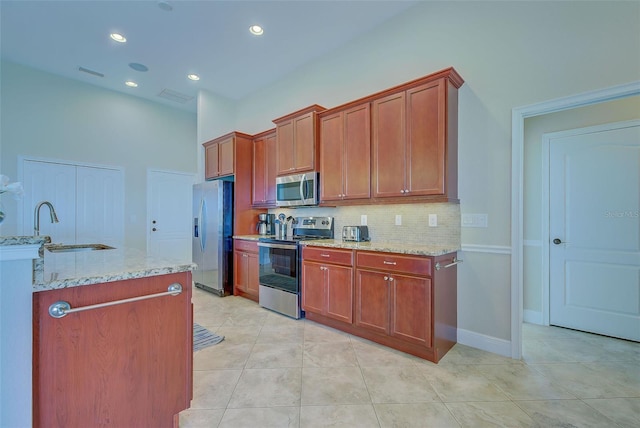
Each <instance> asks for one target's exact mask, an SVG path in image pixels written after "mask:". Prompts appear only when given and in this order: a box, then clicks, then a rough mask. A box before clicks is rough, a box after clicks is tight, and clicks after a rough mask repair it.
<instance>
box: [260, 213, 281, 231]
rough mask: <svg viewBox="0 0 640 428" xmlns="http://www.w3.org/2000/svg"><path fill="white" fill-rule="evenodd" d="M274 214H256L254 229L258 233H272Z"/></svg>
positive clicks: (274, 224) (274, 223)
mask: <svg viewBox="0 0 640 428" xmlns="http://www.w3.org/2000/svg"><path fill="white" fill-rule="evenodd" d="M275 220H276V215H275V214H258V224H257V225H256V231H257V232H258V234H259V235H274V234H275V231H276V222H275Z"/></svg>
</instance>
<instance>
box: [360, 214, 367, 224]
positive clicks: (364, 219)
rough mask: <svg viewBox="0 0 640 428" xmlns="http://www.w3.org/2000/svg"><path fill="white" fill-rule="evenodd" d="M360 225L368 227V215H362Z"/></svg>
mask: <svg viewBox="0 0 640 428" xmlns="http://www.w3.org/2000/svg"><path fill="white" fill-rule="evenodd" d="M360 225H361V226H366V225H367V215H366V214H362V215H361V216H360Z"/></svg>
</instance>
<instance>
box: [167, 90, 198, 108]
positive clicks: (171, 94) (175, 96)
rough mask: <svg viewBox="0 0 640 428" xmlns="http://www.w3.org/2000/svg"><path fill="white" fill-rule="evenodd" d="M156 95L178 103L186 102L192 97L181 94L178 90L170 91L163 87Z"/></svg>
mask: <svg viewBox="0 0 640 428" xmlns="http://www.w3.org/2000/svg"><path fill="white" fill-rule="evenodd" d="M158 96H159V97H161V98H166V99H168V100H171V101H175V102H177V103H180V104H186V103H187V102H189V101H191V100H192V99H193V97H191V96H189V95H185V94H181V93H180V92H176V91H172V90H171V89H163V90H162V92H160V93H159V94H158Z"/></svg>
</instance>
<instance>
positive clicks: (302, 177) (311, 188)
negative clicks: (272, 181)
mask: <svg viewBox="0 0 640 428" xmlns="http://www.w3.org/2000/svg"><path fill="white" fill-rule="evenodd" d="M318 184H319V182H318V173H317V172H306V173H303V174H294V175H287V176H284V177H276V205H277V206H279V207H304V206H313V205H318V202H319V198H318V190H319V189H318Z"/></svg>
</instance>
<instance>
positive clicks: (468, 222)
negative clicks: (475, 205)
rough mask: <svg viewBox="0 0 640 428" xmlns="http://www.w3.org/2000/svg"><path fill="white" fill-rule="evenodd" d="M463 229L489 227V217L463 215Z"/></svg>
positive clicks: (485, 215)
mask: <svg viewBox="0 0 640 428" xmlns="http://www.w3.org/2000/svg"><path fill="white" fill-rule="evenodd" d="M462 227H489V215H488V214H462Z"/></svg>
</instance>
